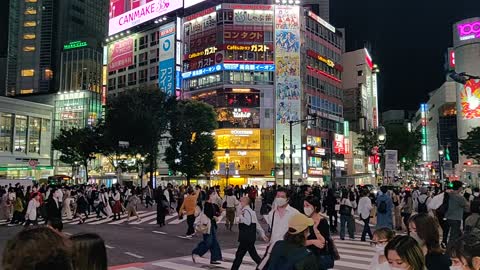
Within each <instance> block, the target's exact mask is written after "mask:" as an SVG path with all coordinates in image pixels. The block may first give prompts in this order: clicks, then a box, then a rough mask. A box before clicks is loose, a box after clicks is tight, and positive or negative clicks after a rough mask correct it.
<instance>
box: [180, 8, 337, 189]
mask: <svg viewBox="0 0 480 270" xmlns="http://www.w3.org/2000/svg"><path fill="white" fill-rule="evenodd" d="M301 40H302V41H303V42H304V43H303V46H300V41H301ZM183 41H184V51H183V53H184V57H183V74H182V79H183V82H182V86H183V91H184V92H183V95H184V97H185V98H193V99H197V100H202V101H205V102H207V103H209V104H211V105H213V106H214V107H215V108H216V110H217V113H218V122H219V129H218V130H216V132H215V136H216V141H217V151H216V153H215V156H216V159H217V164H218V168H217V170H216V171H215V172H214V174H218V175H217V176H216V177H215V178H216V179H218V180H222V179H224V178H225V169H226V168H228V169H229V170H228V171H229V172H230V174H232V175H233V177H232V176H230V177H231V179H230V180H229V183H230V184H258V185H261V184H265V182H267V181H277V182H279V183H287V184H288V183H289V182H290V180H291V179H293V181H294V182H295V183H297V181H298V180H299V179H300V181H305V182H310V183H314V182H316V183H324V181H325V182H327V181H328V180H329V179H330V176H331V174H330V171H331V166H332V163H333V164H335V165H334V166H336V167H338V173H340V172H341V170H343V167H344V164H343V154H344V149H345V148H344V143H345V142H344V137H343V109H342V103H343V101H342V91H341V74H342V66H341V65H340V64H339V62H340V55H341V54H342V52H343V50H344V39H343V33H342V32H341V31H339V30H338V29H335V27H333V26H332V25H330V24H329V23H328V22H327V21H326V20H324V19H322V18H321V17H319V16H318V15H317V14H315V13H314V12H312V11H311V10H310V9H309V8H308V7H301V6H298V5H286V6H285V5H270V4H237V3H223V4H221V5H218V6H215V7H211V8H208V9H203V10H200V11H199V12H197V13H195V14H192V15H189V16H186V17H185V19H184V40H183ZM309 117H310V118H311V120H309V121H305V122H304V123H302V124H301V123H300V121H303V120H306V119H309ZM290 121H292V128H291V130H292V132H291V133H290V127H289V123H290ZM307 122H308V123H307ZM307 126H309V127H310V128H309V129H308V130H307V129H306V128H305V127H307ZM290 134H291V135H292V136H290ZM334 141H335V143H336V145H337V146H336V147H333V143H334ZM306 146H309V147H313V148H309V149H316V150H311V151H307V150H306ZM290 151H291V152H292V153H291V157H292V159H290ZM337 155H338V156H337ZM290 161H291V162H290ZM332 161H334V162H332ZM290 163H292V165H293V166H292V167H291V169H290ZM290 172H292V174H291V173H290Z"/></svg>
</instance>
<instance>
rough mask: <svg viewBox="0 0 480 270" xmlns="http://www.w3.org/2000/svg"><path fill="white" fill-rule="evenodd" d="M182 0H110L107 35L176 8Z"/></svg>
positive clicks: (181, 3)
mask: <svg viewBox="0 0 480 270" xmlns="http://www.w3.org/2000/svg"><path fill="white" fill-rule="evenodd" d="M182 6H183V0H110V12H109V23H108V24H109V27H108V35H114V34H116V33H119V32H121V31H125V30H127V29H129V28H132V27H134V26H136V25H138V24H141V23H144V22H147V21H149V20H153V19H155V18H157V17H159V16H162V15H164V14H167V13H169V12H171V11H174V10H177V9H179V8H181V7H182Z"/></svg>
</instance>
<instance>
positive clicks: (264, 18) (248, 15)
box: [233, 9, 273, 25]
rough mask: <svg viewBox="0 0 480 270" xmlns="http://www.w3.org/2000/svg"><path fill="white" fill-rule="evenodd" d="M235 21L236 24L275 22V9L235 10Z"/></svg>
mask: <svg viewBox="0 0 480 270" xmlns="http://www.w3.org/2000/svg"><path fill="white" fill-rule="evenodd" d="M233 23H234V24H236V25H259V24H270V25H271V24H273V10H245V9H235V10H234V11H233Z"/></svg>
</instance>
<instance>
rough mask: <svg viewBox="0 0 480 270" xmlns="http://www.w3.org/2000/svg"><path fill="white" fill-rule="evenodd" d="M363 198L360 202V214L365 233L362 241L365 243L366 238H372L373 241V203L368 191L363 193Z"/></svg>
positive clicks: (363, 232) (365, 190)
mask: <svg viewBox="0 0 480 270" xmlns="http://www.w3.org/2000/svg"><path fill="white" fill-rule="evenodd" d="M360 194H361V196H362V197H361V198H360V200H359V201H358V214H359V216H360V219H361V220H362V221H363V231H362V237H361V239H360V240H361V241H363V242H365V241H366V237H367V234H368V237H370V240H372V239H373V235H372V231H371V230H370V211H372V209H373V206H372V201H371V200H370V198H368V190H367V189H364V190H362V191H361V193H360Z"/></svg>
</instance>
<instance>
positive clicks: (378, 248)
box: [368, 228, 395, 270]
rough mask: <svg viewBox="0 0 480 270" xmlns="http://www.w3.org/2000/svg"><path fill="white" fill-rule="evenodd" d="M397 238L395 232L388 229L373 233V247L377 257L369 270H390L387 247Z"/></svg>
mask: <svg viewBox="0 0 480 270" xmlns="http://www.w3.org/2000/svg"><path fill="white" fill-rule="evenodd" d="M394 237H395V231H393V230H391V229H388V228H381V229H378V230H375V232H374V233H373V240H372V246H373V247H374V248H375V255H374V256H373V259H372V263H371V264H370V267H369V268H368V269H369V270H390V266H389V264H388V261H387V258H386V257H385V255H384V253H385V246H386V245H387V243H388V242H389V241H390V240H392V239H393V238H394Z"/></svg>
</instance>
